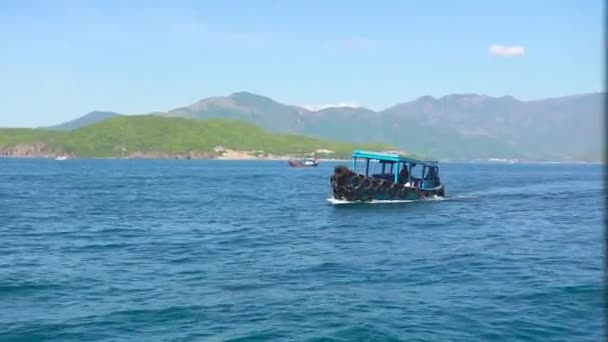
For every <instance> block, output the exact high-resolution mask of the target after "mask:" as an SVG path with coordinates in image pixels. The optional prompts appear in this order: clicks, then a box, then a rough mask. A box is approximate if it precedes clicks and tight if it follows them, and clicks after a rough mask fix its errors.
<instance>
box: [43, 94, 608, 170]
mask: <svg viewBox="0 0 608 342" xmlns="http://www.w3.org/2000/svg"><path fill="white" fill-rule="evenodd" d="M604 97H605V93H591V94H580V95H572V96H563V97H558V98H548V99H541V100H533V101H522V100H518V99H516V98H514V97H511V96H502V97H492V96H486V95H480V94H451V95H446V96H443V97H440V98H435V97H432V96H422V97H420V98H418V99H415V100H413V101H408V102H402V103H399V104H396V105H394V106H391V107H389V108H387V109H384V110H381V111H374V110H371V109H367V108H362V107H344V106H338V107H327V108H324V109H321V110H309V109H306V108H303V107H299V106H293V105H286V104H282V103H279V102H277V101H275V100H273V99H271V98H269V97H265V96H260V95H256V94H252V93H248V92H238V93H234V94H231V95H229V96H219V97H217V96H216V97H209V98H205V99H202V100H200V101H198V102H196V103H193V104H191V105H189V106H185V107H180V108H177V109H174V110H171V111H169V112H166V113H154V114H157V115H160V116H167V117H180V118H190V119H229V120H242V121H245V122H249V123H252V124H254V125H256V126H258V127H261V128H263V129H266V130H268V131H270V132H273V133H289V134H302V135H306V136H310V137H316V138H319V139H331V140H338V141H350V142H353V143H368V142H378V143H384V144H388V145H391V146H395V147H396V148H398V149H404V150H406V151H410V152H416V153H420V154H423V155H430V156H434V157H435V158H439V159H442V160H446V159H449V160H474V159H488V158H516V159H523V160H540V161H542V160H561V161H573V160H579V161H582V160H584V161H599V160H602V156H603V150H604V147H603V146H604V143H603V132H602V128H603V124H602V122H603V113H604V111H603V99H604ZM112 115H114V116H116V115H118V114H116V113H112V112H91V113H89V114H87V115H85V116H83V117H81V118H79V119H76V120H73V121H70V122H67V123H65V124H61V125H58V126H55V127H54V128H55V129H62V130H74V129H77V128H81V127H84V126H87V125H90V124H94V123H97V122H100V121H104V120H106V119H108V117H111V116H112Z"/></svg>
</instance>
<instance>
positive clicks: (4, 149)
mask: <svg viewBox="0 0 608 342" xmlns="http://www.w3.org/2000/svg"><path fill="white" fill-rule="evenodd" d="M55 154H56V153H55V151H51V149H50V148H49V146H48V145H47V144H44V143H37V144H17V145H12V146H0V156H1V157H13V158H28V157H29V158H51V157H55Z"/></svg>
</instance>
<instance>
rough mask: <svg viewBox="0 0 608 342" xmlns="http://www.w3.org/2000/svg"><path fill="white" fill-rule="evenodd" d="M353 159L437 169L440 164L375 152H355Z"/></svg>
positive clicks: (395, 154)
mask: <svg viewBox="0 0 608 342" xmlns="http://www.w3.org/2000/svg"><path fill="white" fill-rule="evenodd" d="M353 158H361V159H369V160H378V161H387V162H393V163H394V162H404V163H410V164H421V165H425V166H432V167H435V166H437V165H438V164H439V162H437V161H434V160H418V159H413V158H409V157H406V156H404V155H402V154H398V153H383V152H373V151H361V150H354V151H353Z"/></svg>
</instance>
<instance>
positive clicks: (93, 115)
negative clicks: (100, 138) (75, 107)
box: [41, 111, 120, 131]
mask: <svg viewBox="0 0 608 342" xmlns="http://www.w3.org/2000/svg"><path fill="white" fill-rule="evenodd" d="M116 116H120V114H118V113H114V112H102V111H93V112H90V113H88V114H86V115H83V116H81V117H79V118H77V119H74V120H71V121H68V122H64V123H62V124H59V125H56V126H50V127H41V128H42V129H50V130H55V131H71V130H74V129H77V128H80V127H85V126H89V125H92V124H95V123H98V122H101V121H104V120H107V119H111V118H113V117H116Z"/></svg>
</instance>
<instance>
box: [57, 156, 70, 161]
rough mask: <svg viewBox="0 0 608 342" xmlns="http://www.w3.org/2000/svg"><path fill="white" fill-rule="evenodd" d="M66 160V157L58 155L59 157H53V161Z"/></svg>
mask: <svg viewBox="0 0 608 342" xmlns="http://www.w3.org/2000/svg"><path fill="white" fill-rule="evenodd" d="M67 159H68V156H66V155H59V156H56V157H55V160H67Z"/></svg>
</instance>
